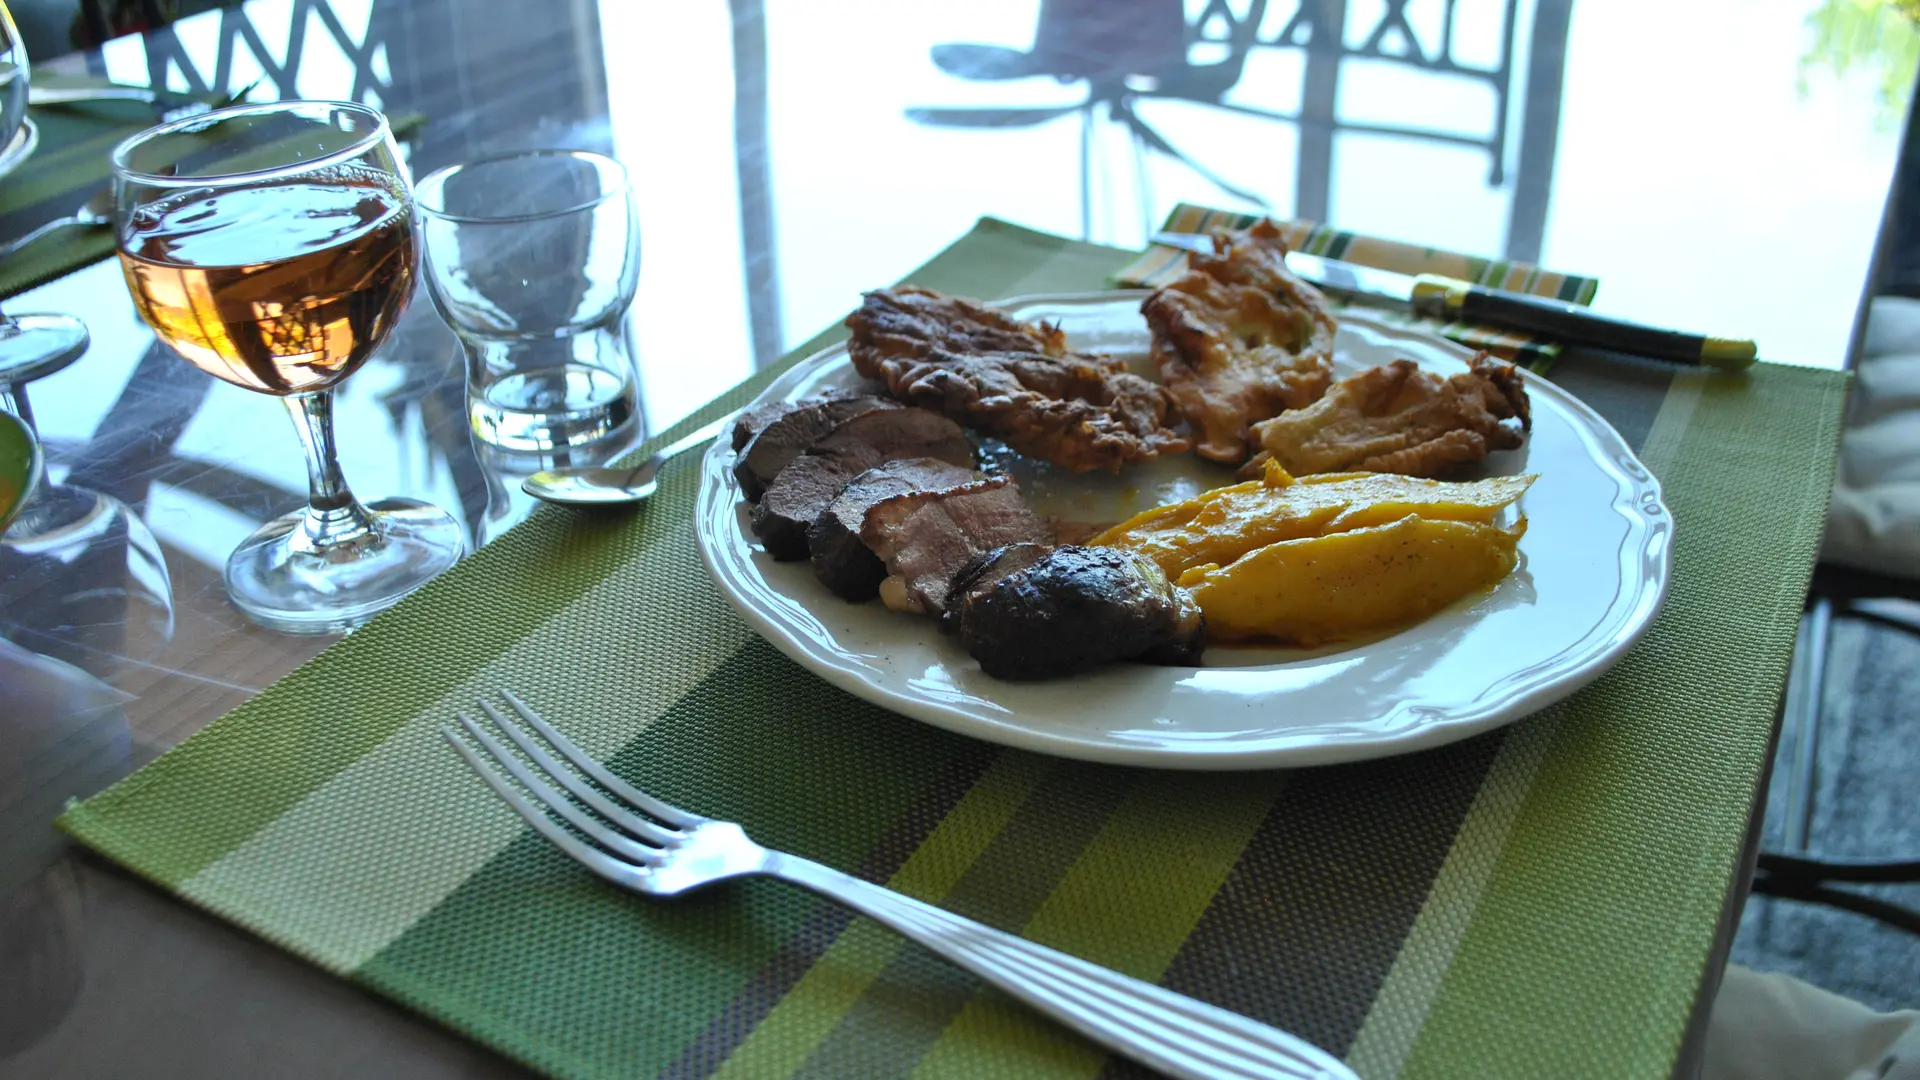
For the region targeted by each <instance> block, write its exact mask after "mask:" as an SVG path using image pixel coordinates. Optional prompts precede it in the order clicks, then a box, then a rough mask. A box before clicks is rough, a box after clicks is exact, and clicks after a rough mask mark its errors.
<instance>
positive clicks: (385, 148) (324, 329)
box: [113, 101, 464, 633]
mask: <svg viewBox="0 0 1920 1080" xmlns="http://www.w3.org/2000/svg"><path fill="white" fill-rule="evenodd" d="M113 184H114V219H115V228H116V236H117V239H118V246H119V251H120V263H121V268H122V269H123V270H124V271H125V273H126V278H127V288H128V289H129V290H130V291H131V292H132V293H133V299H134V305H135V306H136V307H137V308H138V309H139V311H140V315H141V317H142V318H143V319H145V320H146V321H147V324H148V325H149V326H151V327H153V331H154V334H155V335H156V336H158V337H159V338H160V340H162V341H164V342H166V343H167V344H168V345H169V346H171V347H172V348H173V349H174V351H176V352H178V353H179V354H180V355H181V356H183V357H185V358H186V359H187V360H188V361H189V362H190V363H192V364H193V365H195V366H196V367H198V368H200V369H201V370H203V371H205V372H207V373H208V374H210V375H214V376H216V377H218V378H221V379H224V380H226V381H227V382H230V383H233V384H234V385H236V386H240V387H244V388H245V389H248V390H253V391H256V392H258V393H262V394H271V395H273V396H275V397H278V398H280V400H281V401H282V402H283V403H284V404H285V405H286V407H287V412H288V413H289V414H290V415H291V416H292V417H293V426H294V430H295V432H296V433H297V434H298V435H299V437H300V442H301V445H302V446H303V447H304V448H305V449H306V455H307V477H308V487H309V495H308V500H307V506H306V508H305V509H303V510H300V511H297V512H295V513H292V514H288V515H286V516H284V517H281V518H277V519H275V520H273V521H269V522H267V523H266V525H264V526H262V527H261V529H260V530H259V531H258V532H256V533H254V534H253V535H252V536H251V537H249V538H247V540H245V541H244V542H242V543H241V545H240V546H239V547H238V548H237V549H235V551H234V552H233V554H232V556H231V557H229V558H228V560H227V568H226V582H227V595H228V596H229V597H230V598H232V600H233V602H234V604H235V605H236V606H238V607H239V608H240V609H241V610H242V611H244V612H246V613H247V614H248V615H249V616H251V617H252V618H253V619H254V620H255V621H256V622H259V623H261V624H262V625H265V626H268V627H271V628H274V629H278V630H287V631H293V632H303V633H326V632H331V631H335V630H344V629H348V628H351V627H353V626H356V625H358V624H360V623H362V622H364V621H366V619H368V618H370V617H371V616H372V615H373V614H374V613H376V612H378V611H381V610H382V609H384V608H386V607H388V606H390V605H391V604H393V603H394V602H395V601H396V600H398V599H400V597H402V596H404V595H405V594H406V593H407V592H409V591H410V590H412V589H414V588H416V587H417V586H419V585H421V584H423V583H424V582H426V581H427V580H429V579H430V578H432V577H433V576H434V575H436V574H438V573H440V572H441V571H442V570H445V569H446V568H447V567H449V566H451V565H453V563H454V561H455V560H457V559H458V558H459V557H460V554H461V552H462V550H463V547H464V544H463V542H462V539H461V531H460V526H459V524H458V523H457V522H456V521H455V520H454V519H453V517H452V516H451V515H449V514H447V513H446V512H445V511H444V510H441V509H439V508H438V507H434V506H430V505H428V504H426V503H423V502H420V501H418V500H415V499H402V498H390V499H383V500H380V501H378V502H372V503H366V504H362V503H361V502H360V501H359V500H357V499H355V498H354V496H353V493H352V492H351V491H349V490H348V489H347V483H346V479H345V478H344V477H343V476H342V475H341V473H340V465H339V462H338V460H337V458H336V455H335V444H334V434H333V388H334V386H336V385H337V384H339V382H340V381H341V380H343V379H345V378H346V377H347V376H349V375H351V374H353V372H354V371H356V370H358V369H359V368H360V366H361V365H363V364H365V363H366V361H367V359H368V358H369V357H371V356H372V355H373V352H374V350H375V349H377V348H378V347H379V346H380V343H381V342H382V341H383V340H385V338H386V336H387V334H388V332H389V331H391V330H392V329H393V324H394V323H395V321H396V320H398V319H399V318H400V315H401V313H402V312H403V311H404V310H405V308H406V306H407V301H408V299H409V297H410V296H411V294H412V292H413V284H414V277H415V274H416V272H417V266H418V259H417V256H416V248H417V243H416V239H415V230H416V225H415V221H414V212H413V198H412V194H411V192H410V191H409V190H408V184H407V175H406V170H405V168H404V166H402V165H401V164H400V159H399V154H398V151H397V150H396V148H395V146H394V143H393V135H392V132H391V131H390V130H389V129H388V127H387V120H386V117H384V116H382V115H381V114H380V113H378V112H376V111H375V110H373V109H369V108H367V107H365V106H362V105H354V104H348V103H345V102H329V101H282V102H275V103H272V104H267V105H247V106H240V107H237V108H231V109H221V110H218V111H216V112H211V113H205V114H202V115H199V116H195V117H189V118H187V119H183V120H177V121H174V122H173V123H170V124H162V125H160V126H159V127H155V128H151V129H149V130H147V131H145V132H142V133H141V134H139V135H135V136H133V137H132V138H130V139H128V140H127V141H126V142H123V143H121V144H120V145H119V147H118V148H116V149H115V150H114V152H113Z"/></svg>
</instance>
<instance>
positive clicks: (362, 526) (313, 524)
mask: <svg viewBox="0 0 1920 1080" xmlns="http://www.w3.org/2000/svg"><path fill="white" fill-rule="evenodd" d="M280 400H282V401H284V402H286V405H287V415H289V416H291V417H293V430H294V431H295V432H297V433H298V434H299V436H300V445H301V446H303V447H305V448H306V451H307V520H306V523H305V524H304V525H303V526H302V528H301V532H302V533H303V534H304V535H305V539H306V543H304V544H303V543H301V542H300V538H299V537H297V536H296V537H294V538H293V540H294V546H295V547H296V548H302V549H305V550H309V551H318V552H322V553H324V552H325V551H326V550H327V549H328V548H333V547H338V546H340V545H342V544H362V543H373V542H375V541H377V540H379V538H380V534H379V530H378V529H377V528H376V526H375V525H374V520H373V516H372V515H371V514H369V513H367V510H366V507H363V506H361V505H360V501H359V500H358V499H355V498H354V497H353V492H352V491H350V490H348V489H347V478H346V477H345V476H343V475H341V473H340V459H339V456H338V454H337V452H336V449H335V445H334V441H333V391H332V390H320V391H317V392H315V393H311V394H293V395H290V396H288V397H284V398H281V399H280Z"/></svg>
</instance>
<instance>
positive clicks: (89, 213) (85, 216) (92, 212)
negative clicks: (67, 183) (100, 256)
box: [0, 188, 113, 259]
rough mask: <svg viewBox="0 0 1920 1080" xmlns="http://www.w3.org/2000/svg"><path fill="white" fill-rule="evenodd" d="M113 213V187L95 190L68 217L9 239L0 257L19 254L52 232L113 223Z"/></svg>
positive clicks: (0, 251)
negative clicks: (17, 237) (15, 238)
mask: <svg viewBox="0 0 1920 1080" xmlns="http://www.w3.org/2000/svg"><path fill="white" fill-rule="evenodd" d="M112 213H113V189H112V188H101V189H100V190H99V191H96V192H94V193H93V196H92V197H91V198H89V199H88V200H87V201H86V202H85V203H84V204H82V205H81V207H80V209H78V210H76V211H74V212H73V213H72V214H69V215H68V216H66V217H61V218H54V219H53V220H52V221H49V222H47V223H46V224H45V225H42V226H40V227H39V228H37V229H35V230H33V231H32V232H30V233H28V234H27V235H25V236H23V237H21V238H20V239H18V240H13V241H9V242H8V243H7V245H6V246H5V247H0V259H6V258H9V257H11V256H13V255H15V254H17V253H18V252H19V251H20V250H21V249H22V248H24V247H26V246H27V245H28V244H31V243H33V242H34V241H35V240H38V239H40V238H41V237H43V236H45V235H47V234H48V233H50V232H56V231H58V230H60V229H66V228H72V227H75V226H86V227H88V228H93V227H96V226H100V225H111V224H113V218H112V217H110V216H109V215H111V214H112Z"/></svg>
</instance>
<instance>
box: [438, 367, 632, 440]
mask: <svg viewBox="0 0 1920 1080" xmlns="http://www.w3.org/2000/svg"><path fill="white" fill-rule="evenodd" d="M635 398H636V396H635V393H634V388H633V382H632V380H630V379H625V378H622V377H621V376H619V375H617V374H615V373H613V372H610V371H607V370H604V369H602V368H596V367H589V366H587V365H585V364H565V365H561V366H557V367H550V368H543V369H538V370H534V371H518V372H514V373H513V374H511V375H507V376H504V377H501V378H497V379H494V380H493V381H491V382H488V383H487V384H486V385H485V386H484V387H483V388H482V389H480V390H479V391H478V392H472V391H470V392H469V393H468V396H467V418H468V420H469V421H471V422H472V424H473V433H474V435H475V436H476V437H477V438H479V439H480V441H481V442H484V443H488V444H490V445H492V446H497V447H499V448H501V449H503V450H508V451H512V452H514V453H520V454H551V453H553V452H555V451H557V450H565V449H568V448H571V447H579V446H586V445H588V444H591V443H595V442H598V441H600V440H602V439H605V438H607V437H608V436H610V435H613V434H614V433H615V432H617V431H619V430H620V429H621V428H622V427H623V426H624V425H626V424H627V423H628V422H630V421H631V420H632V419H633V418H634V415H635V413H636V411H637V410H636V404H637V402H636V400H635Z"/></svg>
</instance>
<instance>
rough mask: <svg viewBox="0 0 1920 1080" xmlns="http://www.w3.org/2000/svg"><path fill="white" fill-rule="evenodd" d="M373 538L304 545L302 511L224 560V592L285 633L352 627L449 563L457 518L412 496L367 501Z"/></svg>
mask: <svg viewBox="0 0 1920 1080" xmlns="http://www.w3.org/2000/svg"><path fill="white" fill-rule="evenodd" d="M366 509H367V511H368V512H369V514H368V516H369V517H371V518H372V519H373V522H374V525H375V527H376V529H377V530H378V531H379V534H380V535H379V536H378V537H377V538H374V539H370V540H363V541H360V542H348V543H344V544H340V545H337V546H335V547H333V548H330V549H328V550H327V551H326V552H324V553H322V552H316V551H312V550H309V549H307V546H306V545H305V543H304V542H303V541H305V539H306V538H305V535H304V534H303V532H302V531H301V530H302V526H304V525H305V523H306V511H305V510H300V511H296V512H295V513H292V514H288V515H287V516H285V517H281V518H275V519H274V520H272V521H269V522H267V523H266V525H264V526H262V527H261V529H260V531H258V532H256V533H254V534H253V535H252V536H250V537H248V538H247V539H246V540H245V541H244V542H243V543H242V544H241V545H240V546H239V547H237V548H235V549H234V552H233V554H232V555H231V556H229V557H228V559H227V575H226V577H227V596H228V598H230V599H231V600H232V601H233V603H234V606H235V607H237V608H239V609H240V610H241V611H244V612H246V613H247V617H248V618H251V619H252V620H253V621H254V622H257V623H259V624H260V625H262V626H265V627H267V628H269V629H272V630H282V631H285V632H287V633H290V634H329V633H336V632H339V631H342V630H350V629H352V628H354V627H356V626H359V625H360V624H361V623H364V622H366V621H367V620H368V619H370V618H372V617H373V616H375V615H377V614H379V613H380V612H382V611H385V610H386V609H387V608H389V607H392V606H393V604H394V603H395V602H396V601H398V600H399V599H400V598H401V597H403V596H405V595H407V594H408V593H410V592H412V591H413V590H414V589H417V588H419V587H420V586H421V585H424V584H426V583H427V582H428V581H430V580H432V579H433V578H434V577H435V576H436V575H438V574H439V573H440V572H441V571H443V570H445V569H446V568H448V567H449V566H452V565H453V564H454V563H455V562H457V561H458V560H459V558H460V555H461V554H462V552H464V551H465V550H466V543H465V541H464V540H462V538H461V530H460V523H459V522H457V521H455V520H454V519H453V516H452V515H451V514H449V513H447V512H446V511H445V510H442V509H440V508H439V507H437V506H432V505H430V504H428V503H423V502H420V501H419V500H417V499H398V498H395V499H382V500H380V501H379V502H373V503H367V504H366Z"/></svg>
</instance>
